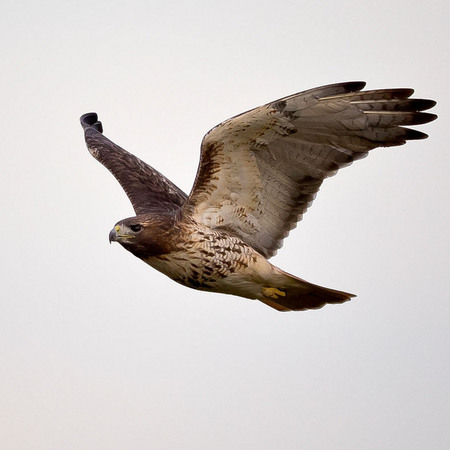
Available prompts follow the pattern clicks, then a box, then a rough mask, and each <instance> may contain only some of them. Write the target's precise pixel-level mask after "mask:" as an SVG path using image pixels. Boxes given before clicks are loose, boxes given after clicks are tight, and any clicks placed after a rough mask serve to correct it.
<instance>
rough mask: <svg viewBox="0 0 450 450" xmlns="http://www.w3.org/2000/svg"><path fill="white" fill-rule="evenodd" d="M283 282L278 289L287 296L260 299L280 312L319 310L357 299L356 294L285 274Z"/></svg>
mask: <svg viewBox="0 0 450 450" xmlns="http://www.w3.org/2000/svg"><path fill="white" fill-rule="evenodd" d="M282 281H283V282H282V283H280V284H279V285H277V286H276V288H277V289H279V290H280V291H282V292H283V293H285V294H286V295H285V296H281V295H279V296H277V298H264V299H260V300H261V301H262V302H263V303H265V304H266V305H268V306H270V307H272V308H275V309H277V310H278V311H303V310H306V309H318V308H322V307H323V306H325V305H326V304H327V303H344V302H347V301H349V300H350V299H351V298H352V297H356V296H355V295H354V294H349V293H347V292H342V291H336V290H334V289H328V288H325V287H322V286H318V285H316V284H312V283H309V282H308V281H305V280H302V279H301V278H297V277H294V276H293V275H289V274H288V273H285V272H283V280H282Z"/></svg>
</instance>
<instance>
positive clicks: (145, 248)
mask: <svg viewBox="0 0 450 450" xmlns="http://www.w3.org/2000/svg"><path fill="white" fill-rule="evenodd" d="M173 235H174V215H173V213H171V214H168V213H163V214H159V213H151V214H141V215H138V216H135V217H129V218H128V219H123V220H120V221H119V222H117V223H116V225H115V226H114V228H113V229H112V230H111V232H110V233H109V242H112V241H115V242H118V243H119V244H121V245H122V246H123V247H124V248H125V249H126V250H128V251H129V252H131V253H133V255H135V256H137V257H138V258H148V257H151V256H160V255H163V254H166V253H169V252H170V251H171V250H172V248H173V246H174V243H175V242H174V236H173Z"/></svg>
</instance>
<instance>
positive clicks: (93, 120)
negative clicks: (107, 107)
mask: <svg viewBox="0 0 450 450" xmlns="http://www.w3.org/2000/svg"><path fill="white" fill-rule="evenodd" d="M80 123H81V126H82V127H83V128H84V130H87V129H89V128H93V129H94V130H97V131H98V132H100V133H103V126H102V123H101V122H100V121H99V120H98V115H97V113H95V112H90V113H86V114H83V115H82V116H81V117H80Z"/></svg>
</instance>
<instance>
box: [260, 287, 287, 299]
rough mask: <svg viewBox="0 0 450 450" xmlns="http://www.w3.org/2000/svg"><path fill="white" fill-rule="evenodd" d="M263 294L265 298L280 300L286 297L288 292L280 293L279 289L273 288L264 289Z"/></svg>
mask: <svg viewBox="0 0 450 450" xmlns="http://www.w3.org/2000/svg"><path fill="white" fill-rule="evenodd" d="M262 293H263V295H264V296H265V297H269V298H275V299H276V298H278V297H286V292H283V291H280V290H279V289H277V288H273V287H264V288H263V290H262Z"/></svg>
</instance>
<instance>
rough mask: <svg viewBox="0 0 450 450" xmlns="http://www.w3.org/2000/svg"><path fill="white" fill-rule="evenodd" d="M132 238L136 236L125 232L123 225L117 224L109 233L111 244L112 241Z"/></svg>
mask: <svg viewBox="0 0 450 450" xmlns="http://www.w3.org/2000/svg"><path fill="white" fill-rule="evenodd" d="M131 238H134V236H133V235H131V234H126V233H124V230H123V229H122V225H116V226H115V227H114V228H113V229H112V230H111V231H110V233H109V243H110V244H111V242H112V241H114V242H119V243H120V241H121V240H123V239H131Z"/></svg>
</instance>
